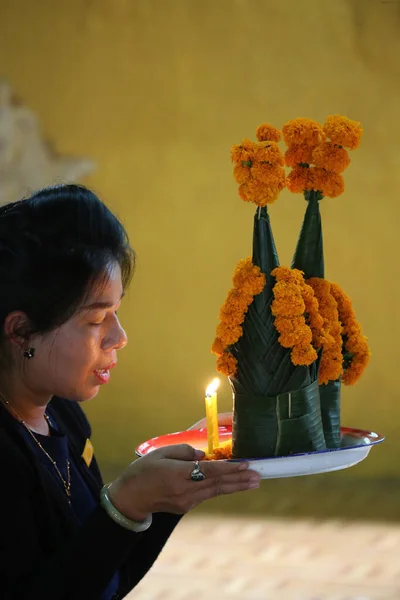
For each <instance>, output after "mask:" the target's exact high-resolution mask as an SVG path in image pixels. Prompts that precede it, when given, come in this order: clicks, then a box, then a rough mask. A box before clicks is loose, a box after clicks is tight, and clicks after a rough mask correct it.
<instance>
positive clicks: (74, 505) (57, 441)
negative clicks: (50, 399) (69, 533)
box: [21, 415, 119, 600]
mask: <svg viewBox="0 0 400 600" xmlns="http://www.w3.org/2000/svg"><path fill="white" fill-rule="evenodd" d="M48 417H49V421H50V425H51V427H50V436H45V435H40V434H37V433H34V434H33V435H34V437H32V435H31V434H30V433H29V431H27V429H26V427H25V426H24V425H21V434H22V435H23V436H24V437H25V439H26V441H27V442H28V444H30V446H31V447H32V450H33V452H35V453H36V456H37V459H38V461H39V462H40V464H41V465H42V466H43V468H44V469H47V471H48V472H49V475H50V477H53V479H54V483H55V485H58V486H60V489H61V491H62V492H64V493H65V488H64V484H63V482H62V481H61V479H60V476H59V475H58V473H57V470H56V469H55V467H54V465H53V464H52V462H51V461H50V460H49V458H48V457H47V456H46V454H45V453H44V452H43V450H42V448H44V450H46V452H47V454H48V455H49V456H50V457H51V458H52V459H53V460H54V462H55V463H56V464H57V467H58V469H59V471H60V473H61V475H62V477H63V479H64V481H65V482H67V481H68V469H67V461H69V464H70V478H71V511H73V513H74V515H75V517H76V519H77V522H78V523H79V526H82V525H83V524H84V523H85V521H86V520H87V519H88V518H89V516H90V514H91V513H92V512H93V511H94V510H95V508H96V507H97V504H98V502H97V499H96V498H95V496H94V494H93V493H92V492H91V491H90V489H89V487H88V486H87V485H86V482H85V480H84V478H83V477H82V475H81V474H80V472H79V469H78V467H77V465H76V464H75V460H74V458H73V457H72V456H70V452H69V448H68V438H67V436H66V435H65V434H63V433H61V432H60V430H59V427H58V425H57V423H56V421H55V419H52V418H51V417H50V416H49V415H48ZM34 438H36V440H37V441H38V442H39V443H40V446H42V448H41V447H40V446H39V444H38V443H37V442H36V441H35V439H34ZM118 586H119V573H118V571H117V572H116V573H114V575H113V577H112V579H111V581H110V582H109V584H108V586H107V588H106V589H105V590H104V592H103V593H102V595H101V600H112V598H113V597H114V595H115V594H116V592H117V590H118Z"/></svg>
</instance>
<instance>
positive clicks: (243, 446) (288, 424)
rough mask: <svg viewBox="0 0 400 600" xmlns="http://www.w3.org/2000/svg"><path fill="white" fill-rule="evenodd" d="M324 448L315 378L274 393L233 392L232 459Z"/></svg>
mask: <svg viewBox="0 0 400 600" xmlns="http://www.w3.org/2000/svg"><path fill="white" fill-rule="evenodd" d="M325 447H326V446H325V439H324V435H323V431H322V425H321V410H320V401H319V393H318V383H317V381H314V382H313V383H312V384H311V385H308V386H307V387H304V388H302V389H297V390H295V391H293V392H288V393H285V394H279V395H277V396H252V395H251V394H236V395H235V397H234V411H233V428H232V455H233V457H234V458H239V457H240V458H244V457H245V458H255V457H256V458H258V457H270V456H283V455H284V456H287V455H290V454H296V453H299V452H300V453H301V452H313V451H316V450H323V449H324V448H325Z"/></svg>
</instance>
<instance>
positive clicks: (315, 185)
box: [309, 167, 344, 198]
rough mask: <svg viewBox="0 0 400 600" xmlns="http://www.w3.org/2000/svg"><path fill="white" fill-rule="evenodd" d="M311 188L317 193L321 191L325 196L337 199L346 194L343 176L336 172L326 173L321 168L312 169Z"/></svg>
mask: <svg viewBox="0 0 400 600" xmlns="http://www.w3.org/2000/svg"><path fill="white" fill-rule="evenodd" d="M309 171H310V180H309V186H310V188H311V189H313V190H315V191H317V190H318V191H320V192H321V193H322V195H323V196H328V197H329V198H336V197H337V196H340V194H343V192H344V179H343V175H340V174H339V173H335V172H334V171H326V170H325V169H320V168H319V167H311V168H310V169H309Z"/></svg>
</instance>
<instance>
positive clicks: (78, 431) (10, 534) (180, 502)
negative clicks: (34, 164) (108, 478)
mask: <svg viewBox="0 0 400 600" xmlns="http://www.w3.org/2000/svg"><path fill="white" fill-rule="evenodd" d="M133 266H134V254H133V251H132V250H131V248H130V246H129V242H128V239H127V235H126V233H125V231H124V229H123V227H122V225H121V224H120V223H119V221H118V220H117V219H116V217H115V216H114V215H113V214H112V213H111V212H110V211H109V210H108V209H107V208H106V206H105V205H104V204H103V203H102V202H101V201H100V200H99V199H98V198H97V197H96V196H95V195H94V194H93V193H92V192H90V191H89V190H87V189H85V188H83V187H80V186H75V185H67V186H60V187H56V188H49V189H45V190H42V191H40V192H38V193H36V194H35V195H33V196H32V197H31V198H29V199H25V200H22V201H20V202H16V203H13V204H8V205H6V206H4V207H2V208H1V209H0V281H1V293H0V319H1V330H0V331H1V336H0V477H1V482H2V490H1V493H0V554H1V561H0V590H1V592H0V596H1V598H3V599H4V600H20V599H26V600H28V599H29V600H33V599H35V600H36V599H40V600H45V599H51V600H61V599H74V600H79V599H80V598H82V599H83V598H84V599H85V600H90V599H93V600H94V599H96V600H97V599H101V600H109V599H111V598H123V597H124V596H125V595H126V594H127V593H128V592H129V591H130V590H131V589H132V588H133V587H135V585H136V584H137V583H138V582H139V581H140V580H141V578H142V577H143V576H144V575H145V573H146V572H147V571H148V570H149V569H150V567H151V566H152V564H153V562H154V561H155V559H156V558H157V556H158V554H159V552H160V551H161V549H162V548H163V546H164V544H165V542H166V540H167V539H168V537H169V535H170V534H171V532H172V531H173V529H174V528H175V526H176V525H177V523H178V522H179V519H180V518H181V515H182V514H184V513H186V512H187V511H189V510H190V509H191V508H193V507H195V506H196V505H198V504H199V503H200V502H202V501H204V500H206V499H208V498H211V497H213V496H216V495H217V494H218V493H220V494H230V493H234V492H236V491H240V490H246V489H251V488H254V487H258V485H259V477H258V475H257V474H256V473H254V472H251V471H249V470H246V466H247V465H245V464H241V463H239V464H238V463H227V462H220V463H207V462H206V463H204V465H202V464H200V465H199V463H198V460H200V459H201V458H202V457H203V456H204V455H203V453H202V452H201V451H199V450H195V449H194V448H191V447H190V446H186V445H182V446H171V447H167V448H163V449H161V450H157V451H154V452H152V453H151V454H149V455H148V456H146V457H143V458H140V459H138V460H136V461H135V462H133V463H132V464H131V465H129V466H128V468H127V469H125V471H124V472H123V473H122V474H121V475H120V476H119V477H118V478H117V479H116V480H115V481H113V482H112V483H111V484H110V485H108V486H104V485H103V482H102V479H101V475H100V472H99V469H98V466H97V463H96V460H95V458H94V457H93V456H92V449H91V444H90V434H91V430H90V425H89V423H88V421H87V419H86V417H85V415H84V413H83V411H82V409H81V408H80V403H81V402H83V401H85V400H88V399H90V398H93V397H94V396H96V394H97V393H98V390H99V388H100V386H101V385H103V384H105V383H107V382H108V380H109V378H110V370H111V368H113V367H114V366H115V365H116V362H117V353H118V350H120V349H121V348H123V347H124V346H125V345H126V343H127V338H126V334H125V332H124V330H123V329H122V327H121V325H120V323H119V320H118V316H117V311H118V308H119V306H120V303H121V298H122V296H123V294H124V292H125V290H126V288H127V285H128V284H129V281H130V279H131V276H132V271H133Z"/></svg>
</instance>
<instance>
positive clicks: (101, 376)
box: [93, 361, 117, 384]
mask: <svg viewBox="0 0 400 600" xmlns="http://www.w3.org/2000/svg"><path fill="white" fill-rule="evenodd" d="M116 364H117V363H116V361H115V362H113V363H111V364H109V365H107V366H106V367H103V368H101V369H95V370H94V371H93V373H94V375H95V376H96V377H97V379H98V381H99V383H102V384H104V383H108V382H109V381H110V370H111V369H113V368H114V367H115V366H116Z"/></svg>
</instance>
